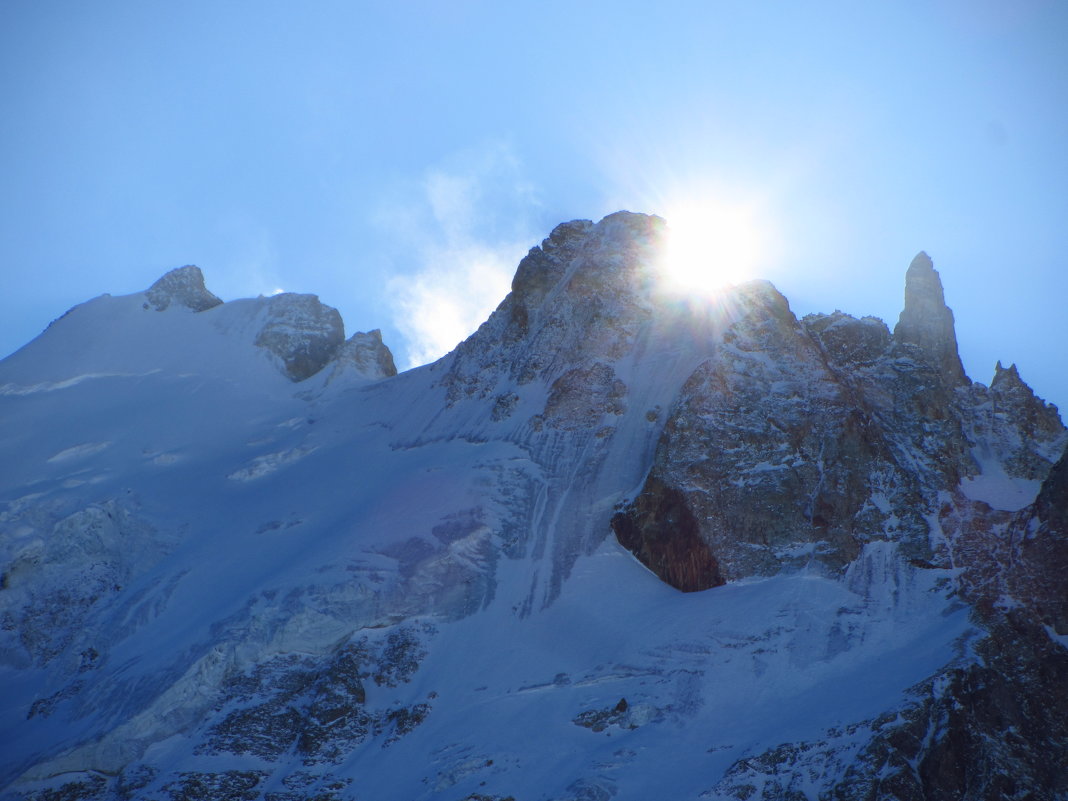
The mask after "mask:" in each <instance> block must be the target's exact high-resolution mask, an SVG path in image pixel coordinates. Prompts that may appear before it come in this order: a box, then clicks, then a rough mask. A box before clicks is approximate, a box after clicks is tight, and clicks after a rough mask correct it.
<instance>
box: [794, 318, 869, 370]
mask: <svg viewBox="0 0 1068 801" xmlns="http://www.w3.org/2000/svg"><path fill="white" fill-rule="evenodd" d="M801 323H802V324H803V325H804V326H805V328H806V329H807V330H808V331H809V332H810V333H811V334H812V335H813V336H815V337H816V339H817V340H818V341H819V343H820V345H821V346H822V347H823V349H824V351H825V352H826V353H827V356H828V358H829V359H830V361H831V363H832V364H834V365H835V366H836V367H839V368H843V369H851V368H856V367H858V366H868V365H871V364H873V363H874V362H875V361H877V360H878V359H880V358H882V357H883V356H884V355H885V354H886V351H887V348H889V347H890V329H889V328H887V327H886V323H884V322H883V321H882V320H880V319H878V318H876V317H862V318H861V319H859V320H858V319H857V318H856V317H852V316H851V315H848V314H843V313H842V312H840V311H836V312H835V313H834V314H808V315H806V316H805V318H804V319H803V320H802V321H801Z"/></svg>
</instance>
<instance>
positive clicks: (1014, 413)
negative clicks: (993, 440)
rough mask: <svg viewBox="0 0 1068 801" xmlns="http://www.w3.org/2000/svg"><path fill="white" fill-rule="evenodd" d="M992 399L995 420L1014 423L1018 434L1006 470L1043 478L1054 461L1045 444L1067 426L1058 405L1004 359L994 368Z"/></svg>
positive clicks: (1014, 473)
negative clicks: (1036, 390) (1045, 398)
mask: <svg viewBox="0 0 1068 801" xmlns="http://www.w3.org/2000/svg"><path fill="white" fill-rule="evenodd" d="M990 398H991V401H992V405H993V414H994V418H995V420H997V422H998V423H1000V424H1001V425H1003V426H1011V427H1012V428H1013V429H1014V433H1015V434H1016V436H1015V437H1014V439H1016V442H1015V448H1013V450H1012V452H1011V453H1009V454H1007V455H1006V458H1005V468H1006V470H1007V471H1008V472H1009V474H1010V475H1014V476H1019V477H1021V478H1027V479H1035V478H1042V477H1043V476H1044V475H1046V473H1047V472H1048V471H1049V468H1050V461H1051V460H1050V459H1049V458H1048V455H1047V454H1048V451H1047V453H1043V450H1044V449H1043V448H1042V446H1043V445H1045V444H1046V443H1050V444H1051V445H1052V443H1053V442H1056V441H1060V440H1062V439H1063V434H1064V425H1063V424H1062V423H1061V418H1060V415H1059V414H1058V411H1057V407H1056V406H1054V405H1053V404H1052V403H1046V402H1045V401H1043V400H1042V399H1041V398H1039V397H1037V396H1036V395H1035V393H1034V391H1033V390H1032V389H1031V387H1029V386H1028V385H1027V384H1026V383H1024V381H1023V379H1022V378H1020V373H1019V371H1018V370H1017V369H1016V365H1015V364H1013V365H1010V366H1009V367H1008V369H1006V368H1004V367H1002V366H1001V362H998V363H997V366H996V367H995V368H994V378H993V380H992V381H991V382H990ZM1036 445H1037V446H1038V447H1036ZM1054 447H1055V446H1054ZM1053 459H1056V456H1053Z"/></svg>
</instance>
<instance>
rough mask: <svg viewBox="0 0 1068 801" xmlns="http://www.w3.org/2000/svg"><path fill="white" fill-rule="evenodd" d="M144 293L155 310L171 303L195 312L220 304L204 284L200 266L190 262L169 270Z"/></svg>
mask: <svg viewBox="0 0 1068 801" xmlns="http://www.w3.org/2000/svg"><path fill="white" fill-rule="evenodd" d="M145 295H146V297H147V298H148V302H149V303H151V304H152V305H153V306H154V307H155V309H156V311H163V310H164V309H166V308H167V307H169V306H170V305H171V304H172V303H173V304H176V305H178V306H185V307H186V308H187V309H192V310H193V311H195V312H201V311H206V310H207V309H211V308H214V307H215V306H219V305H220V304H222V301H221V300H220V299H219V298H217V297H216V296H215V295H213V294H212V293H211V292H209V291H208V288H207V287H206V286H204V274H203V273H202V272H201V271H200V268H199V267H197V266H195V265H192V264H187V265H186V266H185V267H176V268H175V269H173V270H171V271H170V272H169V273H167V274H166V275H164V276H163V277H162V278H160V279H159V280H158V281H156V283H154V284H153V285H152V286H151V287H149V289H148V291H147V292H145Z"/></svg>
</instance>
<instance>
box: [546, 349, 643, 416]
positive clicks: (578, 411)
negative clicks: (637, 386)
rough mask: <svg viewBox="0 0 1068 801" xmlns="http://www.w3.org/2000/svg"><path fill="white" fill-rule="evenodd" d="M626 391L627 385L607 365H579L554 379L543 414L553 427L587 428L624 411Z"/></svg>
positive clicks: (598, 363) (599, 363)
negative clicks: (606, 416) (605, 417)
mask: <svg viewBox="0 0 1068 801" xmlns="http://www.w3.org/2000/svg"><path fill="white" fill-rule="evenodd" d="M626 394H627V385H626V384H624V383H623V382H622V381H620V380H619V379H618V378H616V375H615V371H614V370H613V369H612V368H611V367H609V366H608V365H607V364H603V363H601V362H597V363H595V364H593V365H591V366H589V367H585V368H583V367H576V368H574V369H572V370H568V371H567V372H566V373H564V374H563V375H562V376H560V377H559V378H558V379H556V381H554V382H553V385H552V387H551V388H550V389H549V398H548V400H547V401H546V402H545V411H544V412H543V413H542V416H543V418H544V419H545V421H546V423H547V424H548V425H550V426H552V427H553V428H563V429H574V428H587V427H589V426H591V425H594V424H596V423H598V422H599V421H600V420H601V419H602V418H603V417H604V416H605V415H621V414H623V412H624V411H625V410H626V406H625V405H624V398H625V397H626Z"/></svg>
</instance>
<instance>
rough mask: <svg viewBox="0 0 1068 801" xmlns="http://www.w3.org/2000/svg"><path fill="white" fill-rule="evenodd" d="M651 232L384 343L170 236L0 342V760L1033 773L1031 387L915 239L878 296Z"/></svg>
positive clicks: (669, 777) (436, 782)
mask: <svg viewBox="0 0 1068 801" xmlns="http://www.w3.org/2000/svg"><path fill="white" fill-rule="evenodd" d="M665 235H666V230H665V224H664V222H663V221H662V220H660V219H659V218H657V217H652V216H646V215H640V214H631V213H628V212H619V213H617V214H613V215H610V216H609V217H606V218H605V219H603V220H601V221H600V222H598V223H593V222H590V221H574V222H569V223H564V224H562V225H560V226H557V228H556V229H554V230H553V231H552V233H551V234H550V235H549V236H548V237H547V238H546V239H545V240H544V241H543V242H542V243H541V244H540V245H538V246H536V247H534V248H532V249H531V250H530V252H529V253H528V255H527V256H526V257H525V258H524V259H523V260H522V262H521V263H520V264H519V265H518V268H517V271H516V274H515V279H514V280H513V282H512V287H511V292H510V293H509V294H508V295H507V297H505V298H504V299H503V300H502V301H501V304H500V305H499V306H498V308H497V309H496V310H495V311H494V312H493V314H492V315H490V317H489V319H488V320H486V322H485V323H483V325H482V326H481V327H480V328H479V329H478V331H476V332H475V333H474V334H472V335H471V336H470V337H469V338H468V339H466V340H465V341H464V342H461V343H459V344H458V345H457V347H456V349H455V350H453V352H452V353H450V354H449V355H447V356H445V357H443V358H442V359H440V360H439V361H437V362H435V363H433V364H430V365H426V366H424V367H420V368H417V369H414V370H409V371H406V372H404V373H400V374H398V373H397V370H396V368H395V366H394V363H393V358H392V355H391V353H390V351H389V349H388V348H387V347H386V345H385V344H384V343H383V341H382V336H381V333H380V332H379V331H377V330H372V331H370V332H369V333H356V334H353V335H352V336H351V337H349V338H347V339H346V336H345V331H344V325H343V323H342V321H341V318H340V315H339V314H338V313H337V311H336V310H335V309H333V308H331V307H329V306H326V305H325V304H323V303H321V302H320V301H319V299H318V298H317V297H316V296H314V295H297V294H282V295H278V296H274V297H271V298H262V297H261V298H256V299H248V300H234V301H229V302H226V303H223V302H222V301H220V300H219V299H218V298H217V297H215V296H214V295H213V294H212V293H211V292H209V291H208V289H207V288H206V286H205V282H204V277H203V275H202V274H201V272H200V270H199V269H197V268H195V267H183V268H180V269H178V270H175V271H172V272H171V273H168V274H167V275H166V276H164V277H163V278H161V279H160V281H158V282H156V283H155V284H154V285H153V286H152V287H151V288H150V289H149V290H147V291H146V292H144V293H138V294H135V295H130V296H125V297H110V296H107V295H105V296H101V297H99V298H96V299H94V300H91V301H88V302H86V303H84V304H81V305H80V306H77V307H75V308H74V309H72V310H71V311H70V312H68V313H67V314H66V315H64V316H63V317H62V318H60V319H59V320H57V321H56V322H55V323H53V324H52V325H51V326H50V327H49V328H48V329H47V330H46V331H45V332H44V333H42V334H41V336H40V337H38V338H37V339H35V340H34V341H33V342H31V343H29V344H27V345H26V346H25V347H24V348H22V349H21V350H20V351H18V352H17V353H15V354H13V355H11V356H10V357H8V358H7V359H5V360H3V361H2V362H0V448H2V449H3V455H2V457H0V570H2V578H0V621H2V625H0V670H2V671H3V686H4V691H3V699H4V703H3V704H0V742H2V743H3V748H2V749H0V788H2V790H0V798H2V799H4V800H5V801H7V800H8V799H10V800H11V801H59V800H60V799H65V800H68V801H78V800H80V799H84V800H85V801H118V800H119V799H144V800H145V801H178V800H179V799H219V800H220V801H221V800H222V799H228V800H229V799H249V800H252V799H262V800H263V801H297V800H298V799H318V800H319V801H327V800H330V801H343V800H344V801H355V800H356V799H360V800H361V801H368V800H369V801H378V800H379V799H382V800H384V801H389V800H390V799H406V800H407V799H448V800H449V801H505V799H514V801H534V800H535V799H539V800H542V801H608V800H609V799H620V800H621V801H627V800H630V799H634V800H635V801H637V800H638V799H649V798H663V799H740V800H742V801H746V800H748V799H768V800H769V801H772V800H774V801H786V800H787V799H789V801H799V800H800V799H807V800H808V801H817V799H818V800H819V801H824V800H828V801H830V800H834V801H861V799H863V800H864V801H869V800H872V799H916V800H917V801H920V800H927V799H929V800H930V801H935V800H936V799H938V800H939V801H940V800H941V799H969V801H971V800H978V799H1043V800H1048V801H1056V800H1057V799H1065V798H1068V771H1066V770H1065V768H1064V766H1065V765H1068V692H1066V688H1068V511H1066V510H1068V456H1066V455H1065V447H1066V444H1068V432H1066V430H1065V427H1064V425H1063V424H1062V421H1061V419H1060V416H1059V414H1058V411H1057V409H1056V407H1054V406H1052V405H1050V404H1047V403H1045V402H1044V401H1042V400H1041V399H1039V398H1038V397H1036V396H1035V394H1034V393H1033V392H1032V391H1031V389H1030V388H1029V387H1028V386H1027V384H1026V383H1025V381H1024V379H1023V377H1021V376H1020V374H1019V371H1018V370H1017V369H1016V367H1015V365H1012V366H1010V367H1008V368H1006V367H1004V366H1003V365H1002V364H1001V363H998V364H997V365H996V367H995V368H994V374H993V377H992V380H991V381H990V383H989V385H984V384H981V383H978V382H976V381H973V380H972V379H970V378H969V377H968V376H967V375H966V374H965V371H964V369H963V366H962V363H961V360H960V357H959V355H958V352H957V342H956V335H955V332H954V318H953V313H952V311H951V310H950V308H949V307H948V306H947V304H946V289H948V293H949V297H950V298H952V287H948V288H945V289H944V288H943V286H942V282H941V279H940V276H939V274H938V272H937V271H936V270H935V269H934V265H933V262H932V260H931V259H930V258H929V257H928V256H927V254H925V253H920V254H919V255H918V256H916V258H915V259H914V260H913V261H912V263H911V265H909V266H908V269H907V271H906V272H905V274H904V302H903V309H902V312H901V316H900V319H899V320H898V321H897V324H896V325H895V327H894V328H893V330H892V331H891V329H890V328H889V327H888V326H887V324H886V323H885V322H883V321H881V320H878V319H875V318H872V317H860V318H857V317H853V316H850V315H848V314H845V313H843V312H840V311H836V312H834V313H833V314H814V315H808V316H806V317H804V318H801V319H798V318H797V316H796V315H795V314H794V313H793V311H792V310H791V308H790V304H789V302H788V300H787V299H786V298H785V297H784V296H783V295H782V294H781V293H779V292H778V291H777V290H776V289H775V287H773V286H772V285H771V284H769V283H767V282H762V281H755V282H751V283H747V284H742V285H740V286H737V287H735V288H733V289H729V290H725V291H724V292H723V293H722V294H720V295H719V296H717V297H715V298H709V299H705V300H703V301H700V302H697V301H695V300H693V299H685V298H680V297H678V296H676V295H673V294H671V292H670V291H668V290H666V289H665V288H664V285H663V282H662V281H661V280H660V278H659V266H660V261H661V259H662V258H663V254H664V238H665ZM829 300H830V301H832V302H833V299H829Z"/></svg>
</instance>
